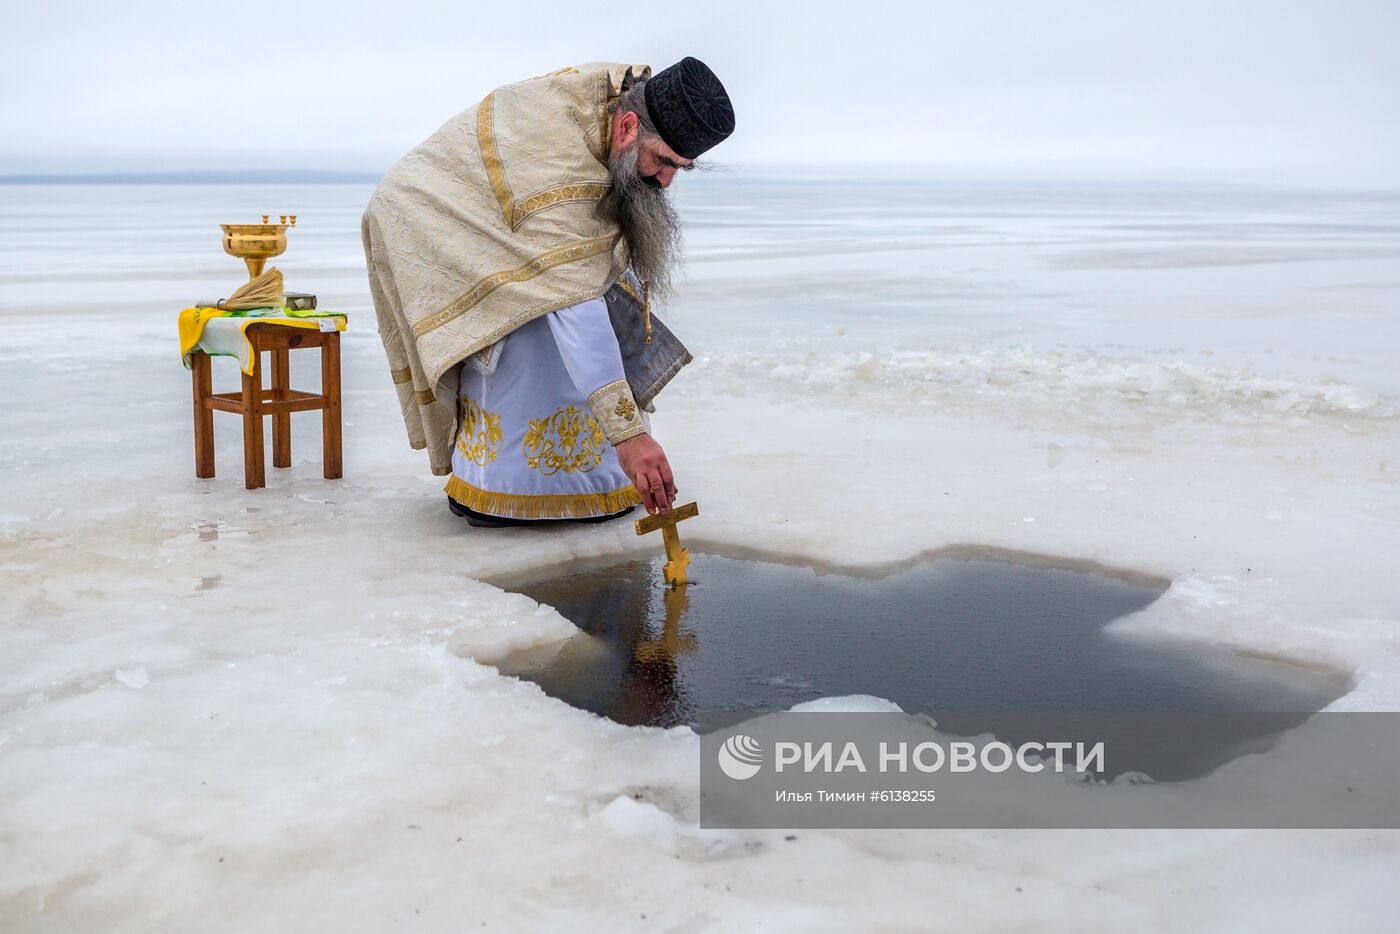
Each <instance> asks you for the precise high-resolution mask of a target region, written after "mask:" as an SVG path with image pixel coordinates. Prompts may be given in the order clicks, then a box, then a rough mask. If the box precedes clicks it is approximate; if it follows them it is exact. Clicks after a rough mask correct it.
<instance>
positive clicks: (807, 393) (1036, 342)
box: [0, 176, 1400, 931]
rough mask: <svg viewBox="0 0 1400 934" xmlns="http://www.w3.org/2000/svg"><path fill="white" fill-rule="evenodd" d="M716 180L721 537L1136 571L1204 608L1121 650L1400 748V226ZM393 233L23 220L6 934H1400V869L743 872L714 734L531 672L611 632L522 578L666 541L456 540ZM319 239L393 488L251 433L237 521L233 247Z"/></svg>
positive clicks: (1292, 853)
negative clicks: (588, 933)
mask: <svg viewBox="0 0 1400 934" xmlns="http://www.w3.org/2000/svg"><path fill="white" fill-rule="evenodd" d="M689 182H690V180H689V179H687V180H686V183H687V185H688V186H689ZM689 187H690V190H689V191H686V192H682V201H683V204H682V208H683V210H684V211H685V212H686V216H687V218H688V220H689V221H690V241H691V246H692V252H691V255H692V257H693V261H692V264H691V269H690V274H691V278H690V281H689V282H688V283H687V284H686V286H685V288H684V290H683V293H682V298H681V302H680V304H679V306H678V307H677V308H676V309H674V310H672V311H670V312H664V314H666V317H667V321H668V323H669V324H671V325H672V326H673V327H674V328H675V329H676V330H677V331H678V333H680V335H681V336H682V337H683V339H684V340H686V342H687V343H688V344H689V345H690V346H691V348H692V350H693V351H694V352H695V354H696V357H697V364H696V365H695V366H693V367H691V368H689V369H688V370H687V371H685V372H684V373H683V374H682V375H681V376H680V377H679V378H678V379H677V380H676V381H675V383H674V384H673V385H672V386H671V387H670V388H668V390H667V391H666V392H665V393H664V394H663V395H662V396H661V397H660V399H659V400H658V405H657V408H658V411H657V414H656V418H655V425H656V431H657V435H658V440H660V441H661V443H662V444H663V445H664V446H665V449H666V451H667V453H668V455H669V457H670V459H671V462H672V464H673V465H674V467H675V470H676V476H677V482H678V485H679V486H680V489H681V495H682V496H683V497H685V498H687V499H691V498H693V499H696V500H698V501H699V502H700V503H701V504H702V516H701V518H700V519H698V520H695V521H694V523H693V524H694V525H695V528H694V529H693V530H692V531H691V532H690V536H691V538H692V540H694V541H696V542H697V543H701V542H713V543H715V544H717V545H724V546H726V547H730V548H749V549H753V550H754V551H755V552H759V553H765V554H773V553H777V554H782V555H788V556H801V557H806V558H809V559H812V560H816V561H831V562H840V563H866V564H872V565H873V564H881V563H886V562H894V561H899V560H904V559H908V558H910V557H912V556H914V555H917V554H936V553H938V552H939V551H940V550H943V549H947V548H951V547H953V546H957V545H962V544H985V545H991V546H996V547H1000V548H1008V549H1017V550H1023V551H1027V552H1036V553H1049V554H1058V555H1063V556H1065V558H1066V559H1067V560H1071V561H1077V562H1098V563H1102V564H1105V565H1111V566H1115V567H1122V568H1134V569H1138V570H1141V571H1144V572H1147V573H1151V574H1156V575H1162V576H1166V577H1170V578H1172V579H1173V580H1174V583H1173V585H1172V587H1171V588H1170V590H1169V591H1168V592H1167V594H1166V595H1165V596H1164V597H1163V598H1162V599H1160V600H1158V601H1157V602H1156V603H1154V604H1153V605H1152V606H1151V607H1149V608H1148V609H1147V610H1145V611H1143V612H1142V613H1139V614H1136V615H1134V616H1133V617H1130V618H1129V619H1127V620H1124V621H1123V622H1122V623H1120V624H1117V625H1119V626H1121V627H1123V628H1125V629H1141V630H1145V631H1148V630H1151V631H1170V632H1177V633H1184V634H1188V635H1193V636H1197V637H1200V638H1203V639H1209V640H1213V641H1218V642H1223V643H1226V644H1230V645H1234V646H1237V647H1241V648H1244V649H1248V650H1250V651H1254V652H1260V653H1265V654H1277V655H1282V656H1285V657H1287V658H1290V659H1295V660H1299V661H1303V662H1309V661H1316V662H1322V663H1327V664H1330V665H1336V666H1339V667H1342V668H1344V669H1346V670H1349V671H1353V672H1355V674H1356V680H1357V687H1356V689H1355V690H1354V691H1353V692H1352V693H1351V694H1349V695H1347V696H1346V697H1345V698H1343V699H1342V700H1341V701H1339V702H1338V704H1337V705H1334V706H1335V707H1338V708H1350V709H1385V710H1391V709H1396V708H1397V707H1400V651H1397V649H1400V637H1398V636H1397V622H1398V621H1400V593H1397V589H1398V588H1400V583H1397V578H1396V575H1395V573H1394V567H1395V562H1396V558H1397V553H1398V552H1400V549H1397V545H1400V499H1397V496H1396V493H1397V481H1400V463H1397V461H1398V460H1400V454H1397V452H1400V444H1397V442H1400V431H1397V419H1396V413H1395V409H1396V405H1397V399H1400V369H1397V368H1396V367H1395V360H1396V359H1400V327H1398V326H1397V323H1396V322H1397V318H1396V311H1397V309H1396V307H1395V295H1396V294H1397V286H1400V210H1397V201H1396V199H1395V198H1394V197H1393V196H1360V195H1356V196H1346V197H1336V196H1324V195H1307V194H1274V193H1253V192H1233V193H1232V192H1211V191H1175V192H1173V191H1161V192H1131V191H1123V190H1112V189H1103V190H1081V191H1066V190H1052V189H1042V188H1031V189H1020V190H1002V189H993V188H978V189H961V188H949V187H942V188H940V187H936V186H919V187H913V186H901V185H881V186H829V187H826V188H821V189H814V188H812V187H811V186H798V185H783V184H774V185H758V184H756V183H751V182H744V181H738V180H733V179H730V178H725V177H718V176H717V177H712V178H710V179H706V180H704V181H703V182H702V183H701V184H700V185H696V186H689ZM367 194H368V191H367V189H361V188H354V187H347V188H338V187H325V188H312V189H286V190H276V191H269V190H263V189H256V188H252V187H249V188H229V189H217V188H206V189H200V190H198V191H193V192H191V191H190V190H188V189H181V188H159V189H136V188H127V189H102V188H67V189H63V190H62V191H55V190H53V189H37V188H36V189H14V188H11V189H7V190H6V191H5V192H4V200H3V201H0V221H3V223H0V329H2V330H0V381H3V393H4V398H5V403H4V405H3V408H0V430H2V431H3V433H0V438H3V441H0V469H2V470H3V476H4V478H5V480H4V484H3V489H0V614H3V615H0V658H2V659H3V664H0V928H4V929H6V930H53V931H71V930H97V929H101V930H150V929H153V928H157V929H159V928H164V929H172V930H191V929H201V930H209V929H225V930H239V931H250V930H285V929H286V928H287V926H288V925H289V924H292V925H293V926H298V927H303V928H306V929H321V930H324V929H334V930H386V929H387V930H396V929H401V928H404V929H406V928H408V927H409V925H411V924H416V925H419V926H421V927H423V928H424V929H434V930H445V929H450V930H461V929H467V928H471V929H476V928H478V927H480V926H481V925H482V924H483V923H485V924H486V925H487V928H488V929H501V928H504V929H519V928H521V927H556V928H557V927H559V926H561V925H563V924H565V923H567V924H568V925H569V926H571V927H578V928H582V929H590V928H596V927H602V926H604V925H605V924H606V925H607V926H609V927H621V928H640V927H650V926H672V927H677V928H681V929H705V928H714V929H742V928H752V927H757V926H759V924H760V923H761V924H763V925H764V926H765V928H767V929H772V930H813V929H836V928H840V929H853V928H879V927H882V926H884V927H893V926H896V925H904V926H911V925H912V926H921V925H925V924H927V925H931V926H935V927H937V926H942V927H946V928H949V929H957V930H976V929H985V928H992V929H1000V930H1011V929H1018V928H1020V929H1028V928H1038V929H1043V928H1045V927H1047V926H1048V925H1052V924H1060V925H1061V926H1063V927H1066V928H1070V927H1073V928H1081V927H1084V926H1086V925H1087V926H1089V927H1098V928H1102V929H1110V928H1113V929H1117V928H1127V927H1132V928H1134V929H1154V928H1155V929H1163V928H1172V929H1217V930H1241V929H1259V928H1274V929H1280V930H1321V929H1336V928H1338V927H1345V928H1351V929H1365V928H1372V929H1374V928H1376V927H1379V926H1383V924H1384V923H1385V922H1383V921H1382V920H1381V919H1383V918H1386V919H1388V918H1389V915H1388V914H1383V913H1382V912H1383V910H1385V911H1388V910H1390V909H1391V908H1393V904H1392V901H1393V896H1392V895H1391V890H1392V888H1393V886H1392V884H1391V880H1393V878H1394V876H1395V874H1396V872H1397V870H1400V853H1397V850H1400V846H1397V844H1400V838H1397V835H1395V834H1391V833H1370V834H1366V833H1286V832H1271V833H1227V832H1211V833H1205V832H1201V833H1181V832H1174V833H1169V832H1162V833H1128V832H1074V833H1039V832H1025V833H1012V832H997V833H975V832H969V833H964V832H948V833H941V832H940V833H913V832H910V833H879V832H829V833H819V832H810V831H804V832H802V833H801V834H800V835H798V836H797V838H796V839H793V840H789V839H787V835H784V834H782V833H768V832H752V833H748V832H743V833H741V832H731V833H711V832H702V831H700V830H699V829H698V827H696V819H697V818H696V815H697V807H698V804H697V799H696V795H697V788H696V785H697V779H698V764H697V759H696V755H697V749H698V742H697V739H696V737H695V735H694V734H693V733H692V732H691V731H690V730H688V729H685V728H678V729H674V730H669V731H663V730H658V729H632V728H624V727H620V726H618V725H616V724H612V723H609V722H607V721H604V720H601V719H599V718H596V717H594V716H592V715H589V714H585V713H582V712H580V711H577V710H573V709H571V708H569V707H567V706H565V705H563V704H561V703H559V702H557V701H554V700H552V699H550V698H548V697H546V696H545V695H544V694H543V693H542V692H541V691H539V689H537V688H536V687H535V686H533V685H530V684H528V683H524V682H521V681H518V680H515V679H510V678H503V677H501V676H500V675H499V674H497V673H496V671H495V669H493V668H492V667H490V665H489V662H490V661H491V660H492V659H496V658H500V657H501V656H502V655H503V654H505V653H507V652H509V651H512V650H514V649H517V648H520V647H524V646H529V645H545V644H548V643H550V642H552V641H554V640H557V639H558V638H559V637H560V636H562V635H563V634H565V633H567V632H569V631H571V630H570V627H569V624H568V623H567V622H565V621H564V620H562V619H561V618H560V617H559V616H558V614H557V613H554V612H553V611H552V610H550V609H549V608H541V607H539V606H538V605H536V604H534V603H533V602H532V601H529V600H528V599H526V598H523V597H520V596H518V595H513V594H507V593H505V592H503V591H501V590H499V589H497V588H494V587H491V586H489V585H487V584H484V583H481V582H480V581H479V580H478V578H479V577H480V576H483V575H486V574H488V573H490V574H502V573H505V572H508V571H510V570H513V569H523V568H527V567H531V566H535V565H540V564H545V563H549V562H553V561H561V560H565V559H570V558H579V557H590V556H600V555H612V554H623V553H631V552H639V551H642V550H649V549H650V548H651V547H652V544H651V543H649V542H645V541H640V540H638V539H637V538H636V536H634V535H633V534H632V530H631V528H630V525H626V524H621V525H612V526H601V527H576V528H567V529H562V530H557V531H553V532H548V533H543V532H537V531H523V532H522V531H519V530H475V529H470V528H468V527H467V526H466V525H465V523H463V522H462V521H461V520H459V519H456V518H454V517H452V516H451V515H450V514H449V513H448V512H447V510H446V509H445V508H444V503H443V494H442V492H441V480H439V479H435V478H432V477H430V476H429V475H428V473H427V470H426V462H425V458H424V457H423V456H422V455H421V454H420V453H417V452H413V451H410V450H409V449H408V448H407V445H406V443H405V442H404V437H403V428H402V425H401V423H400V419H399V416H398V406H397V403H396V402H395V399H394V396H393V392H392V386H391V383H390V380H389V376H388V372H387V366H386V365H385V363H384V360H383V357H382V351H381V349H380V348H379V342H378V337H377V335H376V333H375V328H374V324H373V321H372V317H371V316H370V314H369V311H368V305H367V297H366V293H365V288H364V282H363V279H362V278H361V273H360V271H359V263H360V258H359V246H358V242H357V238H358V228H357V226H356V223H357V218H358V213H359V210H360V207H361V205H362V204H363V201H364V199H365V197H366V196H367ZM293 205H295V206H296V207H298V214H299V224H298V228H297V230H296V232H295V233H294V235H293V240H292V245H291V247H290V248H289V251H288V253H287V255H286V256H285V257H283V258H282V260H281V261H280V262H279V266H280V267H281V268H283V270H284V271H285V272H286V274H287V278H288V284H289V287H291V288H300V289H303V290H306V291H314V292H317V293H318V294H319V295H320V296H321V301H322V305H323V306H324V307H327V308H335V309H340V310H345V311H348V312H349V313H350V314H351V331H350V332H349V333H348V334H347V335H346V340H345V433H346V438H345V445H346V450H345V464H346V479H345V480H344V481H342V482H336V483H328V482H325V481H323V480H321V479H320V466H319V464H318V463H317V460H318V458H319V453H318V452H319V437H318V431H317V426H318V422H317V420H316V419H315V418H314V416H302V415H299V416H297V417H295V418H294V419H293V422H294V441H293V459H294V466H293V467H292V468H291V469H290V470H273V469H271V468H269V477H268V483H269V486H268V487H267V489H265V490H261V491H256V492H251V493H250V492H247V491H245V490H244V489H243V488H242V483H241V456H240V453H239V452H240V445H241V439H240V433H239V431H238V426H237V422H236V421H235V420H234V419H232V418H230V417H228V416H225V415H222V414H220V415H216V416H215V422H216V432H217V435H218V454H219V476H218V477H217V478H216V479H214V480H210V481H198V480H196V479H195V478H194V476H193V464H192V459H193V455H192V451H191V429H190V411H189V381H188V374H187V373H186V372H185V371H184V370H182V369H181V367H180V365H179V362H178V355H177V353H176V349H175V346H174V327H173V316H174V312H175V310H176V309H178V307H180V305H181V303H182V301H183V300H185V299H188V298H191V297H193V296H195V295H197V294H199V293H204V292H206V291H208V287H209V286H210V285H217V284H219V283H230V284H233V283H236V282H237V281H238V279H239V277H240V276H241V274H242V273H241V265H240V264H238V263H237V261H235V260H233V259H232V258H230V257H227V256H224V255H223V254H222V253H221V252H220V250H219V246H218V231H217V227H216V226H214V225H215V224H217V223H218V222H220V221H227V220H231V219H236V218H237V217H239V216H250V215H252V214H254V213H262V212H263V211H267V210H283V209H284V207H283V206H286V208H285V209H290V208H291V206H293ZM138 206H139V207H140V209H141V212H140V215H139V217H137V216H134V215H133V213H132V212H133V210H134V208H136V207H138ZM138 224H139V226H138ZM138 229H139V230H140V231H143V232H144V231H155V232H156V236H155V238H154V239H151V238H144V239H139V240H138V239H136V238H134V237H133V236H131V234H132V232H134V231H137V230H138ZM36 232H37V233H38V234H41V236H36V235H34V234H35V233H36ZM300 356H301V355H293V361H294V365H293V384H294V385H297V384H298V383H302V382H304V383H308V384H310V385H313V386H314V385H315V370H314V368H313V366H312V365H311V363H310V362H309V361H306V360H301V359H299V357H300ZM308 356H310V355H308ZM873 361H878V364H877V363H875V362H873ZM232 369H233V368H232V367H231V366H216V367H215V382H216V384H217V385H216V388H218V389H225V388H232V387H233V385H234V375H235V374H234V373H233V372H232ZM1031 520H1033V521H1031ZM459 653H460V654H459ZM462 655H466V656H468V657H466V658H464V657H462ZM142 673H144V674H142ZM138 685H139V686H138ZM875 689H876V686H872V691H875ZM1264 768H1265V766H1264V765H1262V764H1260V763H1259V762H1257V761H1250V762H1245V761H1242V762H1239V763H1235V764H1234V770H1233V771H1232V772H1231V773H1230V774H1229V775H1226V776H1223V777H1222V778H1221V779H1220V780H1221V781H1227V780H1228V781H1232V782H1239V783H1241V785H1242V786H1245V787H1247V786H1248V783H1249V782H1251V781H1256V782H1257V781H1259V780H1260V776H1261V775H1262V774H1263V772H1262V770H1263V769H1264ZM628 802H631V803H628ZM643 915H645V916H646V918H645V920H643V919H642V916H643Z"/></svg>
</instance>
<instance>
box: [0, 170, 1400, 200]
mask: <svg viewBox="0 0 1400 934" xmlns="http://www.w3.org/2000/svg"><path fill="white" fill-rule="evenodd" d="M736 168H739V166H734V165H722V166H720V170H721V171H720V173H719V174H727V175H729V174H733V172H734V170H735V169H736ZM751 169H752V170H753V171H752V175H751V177H753V178H755V179H761V180H763V181H769V182H779V183H781V182H785V181H790V182H794V183H800V182H812V181H823V180H830V181H842V182H852V181H861V180H864V181H867V182H869V183H872V184H876V183H881V182H886V183H888V182H898V181H906V182H907V181H910V180H912V179H911V177H909V176H903V175H900V174H898V173H899V169H898V168H896V167H894V166H889V165H871V166H857V165H853V164H832V165H829V166H816V165H813V166H810V167H804V168H803V169H802V170H801V171H799V172H796V173H792V172H789V174H790V175H792V176H794V177H791V178H789V179H783V178H778V177H775V176H773V175H772V174H770V173H771V172H772V169H773V167H766V166H763V165H762V164H755V165H753V166H752V167H751ZM862 170H864V173H865V175H864V179H861V178H859V177H855V176H856V173H860V172H862ZM383 176H384V173H383V172H372V171H366V170H344V169H200V170H185V169H176V170H160V171H132V172H72V173H46V172H22V173H14V174H9V175H0V185H200V184H205V185H256V184H264V185H266V184H302V185H308V184H309V185H337V184H340V185H347V184H374V183H377V182H378V181H379V180H380V179H381V178H383ZM920 180H922V181H927V182H929V183H934V184H949V183H955V184H970V185H998V184H1002V185H1006V184H1010V185H1037V186H1070V187H1073V186H1089V187H1120V188H1121V187H1149V186H1160V187H1177V188H1229V189H1240V190H1258V191H1310V192H1337V193H1372V194H1400V187H1393V186H1385V185H1338V184H1335V183H1332V184H1327V183H1320V182H1303V181H1282V180H1270V181H1262V180H1259V181H1244V180H1239V179H1228V178H1219V179H1203V178H1196V177H1176V178H1172V177H1166V178H1161V177H1159V178H1146V177H1144V178H1097V179H1096V178H1076V177H1031V176H1004V177H991V176H962V175H959V174H957V173H949V174H947V175H940V176H938V177H932V178H930V177H927V176H925V177H924V178H922V179H920Z"/></svg>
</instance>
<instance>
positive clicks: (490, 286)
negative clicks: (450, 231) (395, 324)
mask: <svg viewBox="0 0 1400 934" xmlns="http://www.w3.org/2000/svg"><path fill="white" fill-rule="evenodd" d="M615 243H617V238H616V237H598V238H597V239H595V240H580V241H579V242H577V243H570V244H569V245H567V246H561V247H558V248H556V249H553V250H550V251H549V252H548V253H541V254H540V255H539V256H536V257H535V258H534V259H532V260H530V261H529V262H528V263H526V264H525V265H524V266H517V267H516V268H514V269H504V270H501V271H500V272H493V273H492V274H491V275H489V276H487V277H486V278H484V279H482V280H481V281H480V282H478V283H477V284H476V285H474V286H472V287H471V288H470V289H468V290H467V291H466V293H465V294H463V295H462V297H461V298H458V299H457V300H456V301H455V302H453V303H452V304H451V305H448V306H447V307H446V308H444V309H443V310H442V311H439V312H437V313H436V314H431V315H429V316H428V317H426V318H423V319H422V320H420V321H416V322H414V325H413V336H414V337H422V336H423V335H424V334H427V333H428V332H429V331H433V330H436V329H437V328H440V327H442V326H443V325H444V324H446V323H447V322H449V321H453V320H455V319H457V318H460V317H461V316H462V315H464V314H466V313H467V312H468V311H470V310H471V309H473V308H475V307H476V306H477V305H478V304H479V303H480V302H481V300H482V299H484V298H485V297H486V296H488V295H490V294H491V293H492V292H494V291H496V290H497V289H499V288H500V287H501V286H503V285H505V284H507V283H510V282H524V281H525V280H527V279H533V278H535V276H538V275H539V274H540V273H542V272H544V271H545V270H548V269H552V268H554V267H555V266H560V265H563V264H564V263H574V262H578V261H579V260H583V259H588V258H590V257H593V256H597V255H598V254H599V253H606V252H608V251H609V250H611V249H612V248H613V245H614V244H615Z"/></svg>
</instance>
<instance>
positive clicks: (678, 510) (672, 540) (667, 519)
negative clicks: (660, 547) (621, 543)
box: [636, 503, 700, 588]
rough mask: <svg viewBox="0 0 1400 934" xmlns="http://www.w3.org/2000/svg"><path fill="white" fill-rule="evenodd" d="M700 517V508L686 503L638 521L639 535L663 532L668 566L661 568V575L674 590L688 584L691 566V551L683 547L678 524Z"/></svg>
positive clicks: (662, 537)
mask: <svg viewBox="0 0 1400 934" xmlns="http://www.w3.org/2000/svg"><path fill="white" fill-rule="evenodd" d="M698 515H700V507H699V506H698V505H696V504H695V503H686V504H685V505H684V506H677V507H675V508H674V509H672V510H671V511H670V512H659V513H657V514H656V515H654V516H647V517H646V518H645V519H638V520H637V523H636V525H637V534H638V535H645V534H647V533H648V532H655V531H656V530H657V529H660V530H661V539H662V541H663V542H665V544H666V564H665V565H664V566H663V567H662V568H661V573H662V575H663V576H664V577H665V578H666V583H667V584H668V585H670V586H671V587H673V588H674V587H679V586H680V585H681V584H684V583H685V582H686V580H685V569H686V565H688V564H690V551H689V549H686V548H682V547H681V537H680V535H679V534H677V532H676V523H677V522H680V521H681V520H683V519H693V518H694V517H695V516H698Z"/></svg>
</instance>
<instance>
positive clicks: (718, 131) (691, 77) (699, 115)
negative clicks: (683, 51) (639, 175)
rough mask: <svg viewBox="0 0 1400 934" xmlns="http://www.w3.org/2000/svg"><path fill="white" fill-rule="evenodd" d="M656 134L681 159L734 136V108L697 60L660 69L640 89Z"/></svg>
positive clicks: (688, 57) (712, 74) (692, 59)
mask: <svg viewBox="0 0 1400 934" xmlns="http://www.w3.org/2000/svg"><path fill="white" fill-rule="evenodd" d="M642 93H643V96H644V97H645V98H646V102H647V112H648V113H649V114H650V115H651V122H652V123H654V124H655V125H656V131H657V132H658V133H660V134H661V138H662V139H663V140H665V141H666V145H667V146H670V147H671V148H672V149H674V150H675V151H676V152H677V153H678V154H679V155H680V156H681V157H682V158H685V159H694V158H696V157H698V156H699V155H700V154H701V153H703V152H705V151H706V150H708V149H711V148H713V147H714V146H716V145H718V144H720V143H722V142H724V140H725V139H726V138H727V137H728V136H729V134H730V133H733V132H734V107H733V105H731V104H730V103H729V95H728V94H726V93H725V90H724V85H722V84H720V83H719V78H716V77H715V73H714V72H713V71H710V66H708V65H706V64H705V63H704V62H702V61H700V59H698V58H691V57H690V56H688V55H687V56H686V57H685V58H683V59H681V60H680V61H678V62H676V63H675V64H674V65H672V66H671V67H670V68H663V69H662V70H661V71H658V72H657V73H656V74H654V75H652V76H651V78H650V79H649V80H648V81H647V83H646V84H645V85H644V86H643V88H642Z"/></svg>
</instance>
